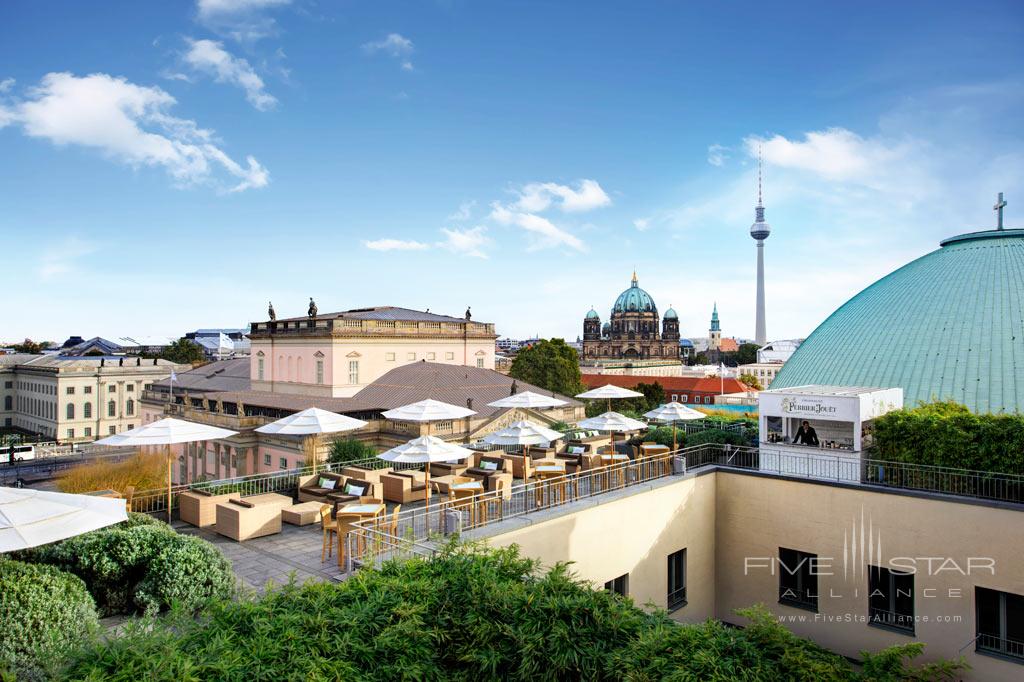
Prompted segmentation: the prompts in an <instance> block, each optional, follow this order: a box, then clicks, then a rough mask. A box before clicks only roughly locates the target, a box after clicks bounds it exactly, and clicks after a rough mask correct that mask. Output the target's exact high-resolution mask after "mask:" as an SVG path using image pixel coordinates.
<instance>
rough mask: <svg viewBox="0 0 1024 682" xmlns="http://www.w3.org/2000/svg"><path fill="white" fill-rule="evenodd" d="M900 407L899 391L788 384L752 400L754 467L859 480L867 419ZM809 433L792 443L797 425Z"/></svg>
mask: <svg viewBox="0 0 1024 682" xmlns="http://www.w3.org/2000/svg"><path fill="white" fill-rule="evenodd" d="M902 407H903V389H902V388H863V387H857V386H819V385H809V386H794V387H792V388H779V389H775V390H768V391H761V393H760V394H759V397H758V413H759V425H760V438H759V440H760V452H761V457H760V468H761V469H762V470H765V471H772V472H775V473H781V474H791V475H794V476H808V477H812V478H824V479H829V480H833V481H835V480H838V481H853V482H859V481H860V480H861V456H862V455H861V453H862V452H863V450H865V449H866V448H867V447H868V446H869V445H870V444H871V431H872V421H873V420H874V419H876V418H877V417H881V416H882V415H883V414H885V413H886V412H889V411H891V410H898V409H900V408H902ZM804 422H807V424H808V426H809V427H810V429H812V430H813V434H814V436H813V440H814V441H816V444H814V443H807V442H806V441H807V440H809V439H810V438H808V437H807V436H805V437H803V438H801V439H800V440H801V441H802V442H800V443H798V442H797V439H798V438H797V437H798V431H799V429H800V428H801V425H802V424H803V423H804Z"/></svg>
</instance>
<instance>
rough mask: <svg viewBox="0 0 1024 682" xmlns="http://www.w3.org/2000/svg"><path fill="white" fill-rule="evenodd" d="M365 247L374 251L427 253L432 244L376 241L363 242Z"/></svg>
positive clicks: (387, 240)
mask: <svg viewBox="0 0 1024 682" xmlns="http://www.w3.org/2000/svg"><path fill="white" fill-rule="evenodd" d="M363 246H365V247H366V248H368V249H370V250H372V251H425V250H426V249H429V248H430V244H424V243H423V242H417V241H411V240H409V241H406V240H402V239H376V240H374V241H368V242H363Z"/></svg>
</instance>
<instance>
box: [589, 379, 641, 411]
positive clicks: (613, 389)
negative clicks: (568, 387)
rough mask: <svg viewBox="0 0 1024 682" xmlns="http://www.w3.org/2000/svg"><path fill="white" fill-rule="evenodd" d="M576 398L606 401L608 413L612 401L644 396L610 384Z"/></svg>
mask: <svg viewBox="0 0 1024 682" xmlns="http://www.w3.org/2000/svg"><path fill="white" fill-rule="evenodd" d="M576 397H577V398H587V399H589V400H607V401H608V411H609V412H610V411H611V409H612V400H617V399H619V398H643V397H644V394H643V393H639V392H637V391H631V390H630V389H628V388H622V387H621V386H614V385H612V384H605V385H604V386H601V387H600V388H592V389H590V390H589V391H585V392H583V393H580V394H579V395H577V396H576Z"/></svg>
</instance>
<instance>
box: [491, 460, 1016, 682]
mask: <svg viewBox="0 0 1024 682" xmlns="http://www.w3.org/2000/svg"><path fill="white" fill-rule="evenodd" d="M954 500H955V498H949V499H938V498H935V497H931V498H927V497H914V496H907V495H898V494H894V493H884V492H871V491H868V490H865V489H863V488H858V487H852V486H851V487H841V486H837V485H829V484H825V483H814V482H806V481H791V480H785V479H781V478H777V477H771V476H758V475H752V474H741V473H729V472H722V471H718V472H714V473H707V474H704V475H699V476H696V477H685V478H680V479H678V480H675V481H672V482H670V483H666V484H664V485H661V486H658V487H656V488H654V489H653V490H649V491H637V492H636V493H634V494H631V495H627V496H624V497H622V498H620V499H617V500H614V501H609V502H605V503H602V504H596V503H593V502H592V503H590V504H591V506H582V505H581V506H580V507H576V509H579V510H578V511H573V512H570V513H566V512H567V511H568V510H569V508H563V509H562V510H556V511H554V512H551V513H553V514H561V516H556V517H554V518H548V519H547V520H539V519H540V517H539V516H537V517H532V520H533V522H532V523H529V525H525V526H522V527H519V528H516V529H511V530H508V531H507V532H502V533H501V534H500V535H494V536H492V537H490V538H488V542H489V543H490V544H492V545H497V546H505V545H509V544H513V543H515V544H518V545H519V546H520V547H521V548H522V550H523V553H524V554H525V555H526V556H530V557H534V558H538V559H540V560H541V561H542V562H543V563H544V564H545V565H551V564H554V563H555V562H558V561H572V562H573V569H574V570H575V571H577V572H578V573H579V575H580V576H581V577H583V578H585V579H587V580H590V581H592V582H593V583H594V585H595V586H596V587H601V586H602V585H603V584H604V582H605V581H608V580H611V579H613V578H616V577H618V576H620V575H623V574H625V573H629V594H630V596H631V597H632V598H633V600H634V601H635V602H636V603H637V604H639V605H641V606H643V605H645V604H647V603H648V602H649V603H652V604H654V605H655V606H657V607H662V608H663V607H664V606H665V603H666V591H667V563H666V562H667V557H668V555H669V554H670V553H672V552H675V551H676V550H678V549H682V548H683V547H685V548H686V549H687V598H688V604H687V605H686V606H685V607H683V608H681V609H679V610H677V611H675V612H673V613H672V614H671V615H672V617H673V618H676V619H677V620H680V621H684V622H695V621H700V620H703V619H705V618H709V617H715V618H718V619H721V620H724V621H728V622H733V623H736V624H742V623H743V621H742V619H741V618H739V617H738V616H736V615H735V610H736V609H738V608H744V607H748V606H751V605H753V604H757V603H763V604H765V605H766V606H767V607H768V608H769V609H770V610H771V611H772V612H774V613H775V614H776V615H778V616H779V617H780V618H783V619H785V620H784V624H785V625H786V627H788V628H789V629H791V630H792V631H794V632H795V633H796V634H798V635H800V636H802V637H807V638H810V639H812V640H814V641H816V642H818V643H819V644H821V645H823V646H825V647H827V648H828V649H831V650H833V651H835V652H837V653H840V654H842V655H845V656H850V657H853V658H857V657H858V656H859V652H860V651H861V650H865V649H868V650H874V651H877V650H879V649H883V648H885V647H887V646H891V645H895V644H905V643H909V642H923V643H925V645H926V646H925V653H924V654H923V656H922V657H921V658H920V659H918V661H919V662H922V661H928V660H934V659H936V658H947V659H956V658H958V657H959V656H960V655H961V654H963V655H964V656H965V658H966V660H967V662H968V663H969V665H970V666H971V670H970V671H968V672H967V673H966V674H965V676H964V679H972V680H1019V679H1024V665H1022V664H1021V663H1017V662H1012V661H1007V660H1004V659H999V658H995V657H992V656H988V655H985V654H979V653H976V652H975V647H974V643H973V640H974V636H975V627H976V619H975V604H974V589H975V586H980V587H987V588H991V589H996V590H1000V591H1005V592H1010V593H1013V594H1018V595H1020V594H1024V512H1022V511H1020V510H1017V509H1011V508H1000V507H998V506H989V505H982V504H974V503H965V502H961V501H954ZM528 520H530V519H525V520H524V519H519V520H515V521H510V522H507V523H510V524H516V523H525V522H526V521H528ZM493 530H498V529H497V528H496V527H495V528H494V529H493ZM862 531H863V533H864V537H865V540H867V538H869V537H870V538H871V541H870V542H866V543H865V545H864V546H862V545H861V544H860V537H861V532H862ZM854 538H856V540H854ZM851 542H852V543H853V544H852V545H851ZM844 545H845V547H846V557H847V562H848V563H847V573H846V575H845V576H844V573H843V557H844ZM854 546H856V548H857V549H856V550H855V551H856V552H858V554H860V553H862V552H865V551H867V550H866V549H864V548H865V547H871V548H872V549H871V551H872V552H873V553H874V555H875V556H873V557H872V558H871V562H872V564H873V565H881V566H886V565H888V562H890V561H898V562H900V563H899V564H898V565H901V566H907V565H916V566H917V568H918V573H917V574H916V575H915V580H914V611H915V615H916V616H917V617H918V618H919V621H918V623H917V624H916V626H915V632H914V634H913V635H908V634H902V633H898V632H894V631H892V630H887V629H882V628H879V627H875V626H871V625H868V624H867V622H866V617H867V606H868V586H867V573H866V566H867V563H868V561H866V560H865V559H864V558H863V557H862V556H860V557H858V558H856V559H854V558H853V557H852V554H851V552H852V551H854V550H853V547H854ZM780 547H785V548H789V549H796V550H801V551H805V552H810V553H813V554H817V555H818V557H819V560H822V561H823V562H827V563H829V564H830V565H831V568H826V567H825V566H824V565H823V566H821V567H820V569H819V572H826V571H829V572H831V573H833V575H819V578H818V581H819V584H818V590H819V595H820V596H819V608H818V613H817V614H816V613H813V612H811V611H807V610H803V609H799V608H794V607H791V606H787V605H783V604H780V603H779V602H778V595H779V593H778V585H779V576H778V570H779V569H778V567H777V564H776V565H775V570H774V572H773V570H772V569H771V568H768V567H769V566H771V565H772V564H773V562H775V560H777V558H778V554H779V548H780ZM879 552H880V557H881V558H879V556H878V553H879ZM928 557H932V560H931V562H930V564H931V568H930V569H929V562H928V560H927V558H928ZM910 560H915V561H914V562H913V564H910V563H908V562H909V561H910ZM969 562H970V568H969ZM990 562H994V566H995V568H994V573H993V572H992V570H990V569H989V568H988V567H989V566H990V565H991V563H990Z"/></svg>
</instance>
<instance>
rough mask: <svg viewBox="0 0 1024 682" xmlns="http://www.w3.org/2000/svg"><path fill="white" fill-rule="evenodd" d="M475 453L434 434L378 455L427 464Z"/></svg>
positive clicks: (407, 462)
mask: <svg viewBox="0 0 1024 682" xmlns="http://www.w3.org/2000/svg"><path fill="white" fill-rule="evenodd" d="M474 454H475V453H474V452H473V451H472V450H470V449H469V448H464V447H461V446H459V445H456V444H454V443H448V442H446V441H443V440H441V439H440V438H436V437H434V436H420V437H419V438H415V439H413V440H411V441H409V442H408V443H403V444H402V445H399V446H397V447H394V448H391V449H390V450H388V451H387V452H382V453H380V454H379V455H377V457H378V458H380V459H383V460H386V461H388V462H399V463H406V464H426V463H428V462H453V461H455V460H458V459H465V458H466V457H472V456H473V455H474Z"/></svg>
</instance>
